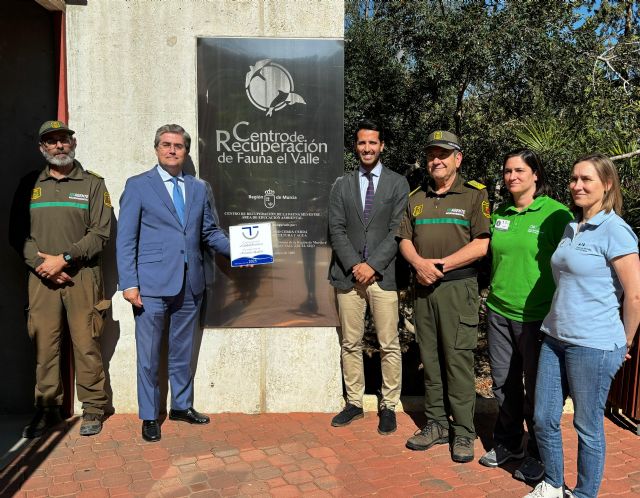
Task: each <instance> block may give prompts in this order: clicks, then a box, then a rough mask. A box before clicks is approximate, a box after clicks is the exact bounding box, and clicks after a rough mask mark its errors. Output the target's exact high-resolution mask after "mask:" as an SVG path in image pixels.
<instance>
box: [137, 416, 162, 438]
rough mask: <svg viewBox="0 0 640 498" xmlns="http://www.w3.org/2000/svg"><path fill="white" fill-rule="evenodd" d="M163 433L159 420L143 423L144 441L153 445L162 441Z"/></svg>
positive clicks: (144, 421)
mask: <svg viewBox="0 0 640 498" xmlns="http://www.w3.org/2000/svg"><path fill="white" fill-rule="evenodd" d="M161 437H162V432H161V431H160V424H159V423H158V421H157V420H143V421H142V439H144V440H145V441H149V442H150V443H153V442H155V441H160V438H161Z"/></svg>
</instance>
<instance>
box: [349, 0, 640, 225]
mask: <svg viewBox="0 0 640 498" xmlns="http://www.w3.org/2000/svg"><path fill="white" fill-rule="evenodd" d="M345 5H346V30H345V41H346V43H345V59H346V60H345V63H346V64H345V65H346V70H345V95H346V97H345V118H346V121H345V131H346V133H345V137H346V138H345V164H346V165H347V166H346V167H347V168H352V167H355V164H356V162H355V159H354V157H353V154H352V153H351V151H352V147H353V137H352V135H353V131H354V128H355V126H356V124H357V121H358V120H359V119H360V118H362V117H370V118H373V119H377V120H379V121H381V122H382V123H383V124H384V125H385V126H386V128H387V130H388V131H389V134H388V136H387V140H386V149H385V163H386V164H387V165H388V166H390V167H391V168H393V169H395V170H396V171H398V172H401V173H408V172H411V171H414V170H415V168H416V166H419V165H420V163H421V162H422V161H423V157H424V144H425V139H426V137H427V135H428V134H429V133H430V132H431V131H433V130H436V129H446V130H451V131H454V132H456V133H457V134H458V135H459V136H460V137H461V139H462V141H463V146H464V149H465V157H464V161H463V174H464V175H465V176H466V177H468V178H475V179H478V180H480V181H482V182H485V183H487V184H488V185H489V187H490V192H491V194H492V195H493V194H494V192H495V191H496V189H495V188H494V187H495V186H496V185H497V184H498V182H499V181H500V169H501V166H502V164H501V163H502V157H503V155H504V154H505V153H506V152H508V151H509V150H511V149H513V148H515V147H521V146H527V147H531V148H533V149H535V150H536V151H538V152H539V153H540V154H541V155H542V157H543V159H544V161H545V164H546V166H547V169H548V170H549V173H550V177H551V181H552V185H553V187H554V194H555V196H556V197H557V198H558V199H560V200H562V201H565V202H567V201H568V191H567V183H568V176H569V173H570V169H571V165H572V163H573V161H574V160H575V159H576V158H578V157H579V156H581V155H583V154H586V153H590V152H594V151H601V152H604V153H605V154H608V155H610V156H617V155H621V154H624V153H628V152H633V151H636V150H638V149H640V143H639V141H638V137H639V136H640V32H639V20H640V17H639V16H640V12H639V10H640V7H639V5H638V2H637V1H635V0H623V1H614V0H599V1H595V0H584V1H578V0H564V1H558V0H513V1H492V0H464V1H454V0H449V1H447V0H439V1H435V0H422V1H412V0H387V1H382V0H346V2H345ZM617 165H618V167H619V170H620V173H621V177H622V182H623V187H624V189H625V208H626V213H627V214H626V217H627V220H628V221H629V222H630V223H631V224H632V225H633V226H634V228H635V229H636V231H639V230H640V207H639V206H640V194H639V193H638V192H640V188H638V187H640V185H639V183H638V178H639V176H640V175H639V174H638V173H639V171H638V169H639V166H640V156H636V157H635V159H634V158H629V159H622V160H619V161H617ZM416 171H417V172H418V173H417V174H416V173H414V174H413V175H412V176H411V178H412V182H413V183H414V184H415V183H418V182H419V181H420V178H421V176H420V174H421V172H422V170H416Z"/></svg>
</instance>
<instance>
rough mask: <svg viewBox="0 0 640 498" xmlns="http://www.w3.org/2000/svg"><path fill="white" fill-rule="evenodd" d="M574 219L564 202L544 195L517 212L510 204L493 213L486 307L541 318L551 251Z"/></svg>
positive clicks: (549, 284) (548, 294)
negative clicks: (488, 289)
mask: <svg viewBox="0 0 640 498" xmlns="http://www.w3.org/2000/svg"><path fill="white" fill-rule="evenodd" d="M572 219H573V216H572V214H571V212H570V211H569V210H568V209H567V208H566V206H564V205H562V204H560V203H559V202H557V201H554V200H553V199H551V198H549V197H547V196H545V195H542V196H540V197H536V198H535V199H534V201H533V202H532V203H531V204H530V205H529V206H528V207H527V208H525V209H523V210H522V211H520V212H518V211H517V210H516V208H515V207H514V206H513V204H512V203H508V204H506V205H504V206H501V207H500V208H499V209H497V210H496V212H495V213H493V215H492V216H491V253H492V257H493V258H492V267H491V293H490V294H489V297H488V298H487V306H488V307H489V308H491V309H492V310H493V311H495V312H496V313H499V314H500V315H502V316H504V317H506V318H509V319H511V320H516V321H519V322H533V321H537V320H542V319H544V317H545V316H546V314H547V313H548V312H549V307H550V306H551V299H552V298H553V293H554V291H555V289H556V286H555V284H554V282H553V276H552V275H551V264H550V260H551V255H552V254H553V251H555V249H556V246H557V245H558V242H559V241H560V238H561V237H562V234H563V232H564V228H565V227H566V225H567V223H569V221H571V220H572Z"/></svg>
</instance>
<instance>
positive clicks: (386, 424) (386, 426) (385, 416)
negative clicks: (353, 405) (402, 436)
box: [378, 408, 398, 436]
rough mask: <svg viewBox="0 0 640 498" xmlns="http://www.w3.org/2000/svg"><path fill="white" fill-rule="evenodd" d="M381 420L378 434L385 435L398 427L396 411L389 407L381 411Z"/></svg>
mask: <svg viewBox="0 0 640 498" xmlns="http://www.w3.org/2000/svg"><path fill="white" fill-rule="evenodd" d="M379 417H380V422H379V423H378V434H382V435H383V436H385V435H387V434H391V433H392V432H395V431H396V429H397V428H398V425H397V423H396V412H394V411H393V410H390V409H389V408H383V409H382V410H380V413H379Z"/></svg>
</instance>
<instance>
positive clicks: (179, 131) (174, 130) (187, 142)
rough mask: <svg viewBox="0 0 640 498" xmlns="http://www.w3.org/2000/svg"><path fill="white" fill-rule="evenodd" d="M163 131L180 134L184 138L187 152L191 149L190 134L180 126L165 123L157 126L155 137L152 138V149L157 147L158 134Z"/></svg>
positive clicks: (158, 141)
mask: <svg viewBox="0 0 640 498" xmlns="http://www.w3.org/2000/svg"><path fill="white" fill-rule="evenodd" d="M163 133H177V134H178V135H182V138H184V146H185V148H186V149H187V152H189V149H191V136H190V135H189V134H188V133H187V132H186V131H185V129H184V128H183V127H182V126H180V125H177V124H166V125H163V126H161V127H160V128H158V130H157V131H156V137H155V139H154V140H153V148H154V149H157V148H158V145H159V144H160V136H161V135H162V134H163Z"/></svg>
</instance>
